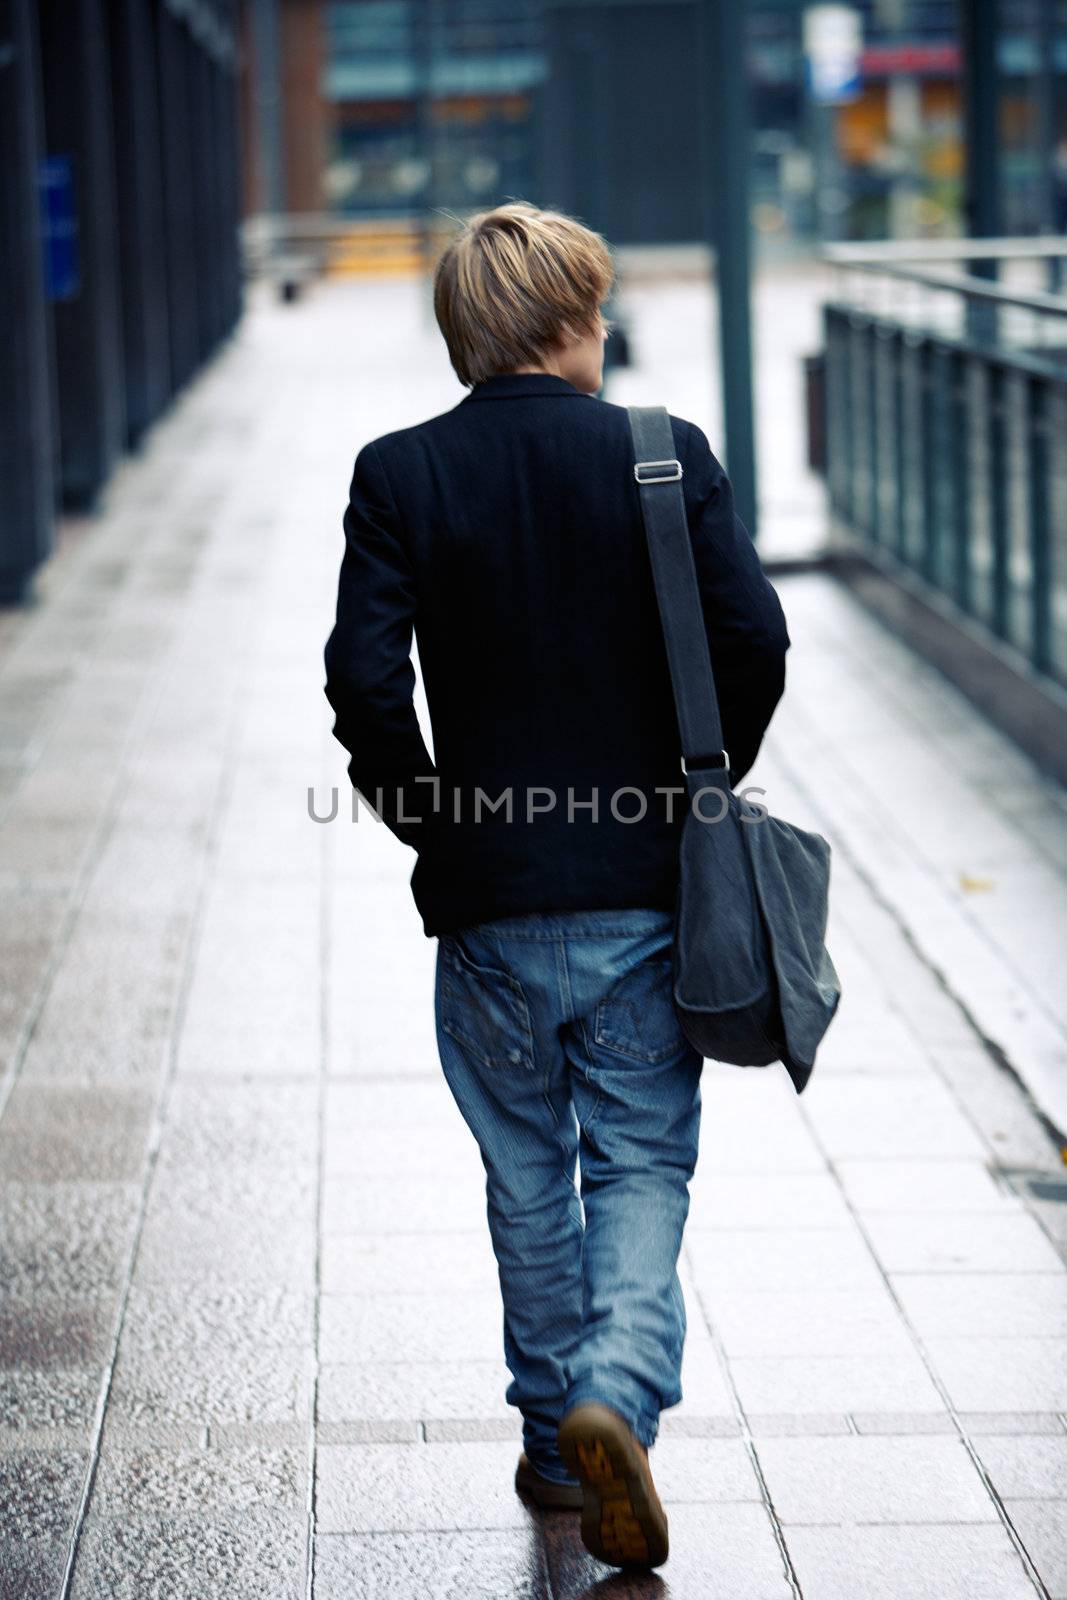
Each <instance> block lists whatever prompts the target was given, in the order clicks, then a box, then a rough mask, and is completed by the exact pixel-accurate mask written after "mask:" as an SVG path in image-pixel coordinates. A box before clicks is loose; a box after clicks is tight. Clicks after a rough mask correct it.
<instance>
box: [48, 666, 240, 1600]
mask: <svg viewBox="0 0 1067 1600" xmlns="http://www.w3.org/2000/svg"><path fill="white" fill-rule="evenodd" d="M247 666H248V657H247V656H245V657H243V658H242V662H241V669H242V670H239V671H238V672H236V673H235V674H234V679H233V681H232V683H231V684H230V686H229V688H230V704H229V706H228V708H227V716H226V736H225V739H224V741H223V750H222V758H221V761H220V763H219V772H218V774H217V777H216V782H215V793H214V798H213V801H212V805H211V812H210V823H209V826H208V828H207V830H206V841H205V847H204V849H203V852H202V855H201V860H200V871H199V882H198V884H197V889H196V895H195V897H194V912H193V917H192V921H191V925H190V928H189V931H188V935H187V939H186V945H185V950H184V952H183V959H182V973H181V980H180V983H179V991H178V997H177V1001H176V1005H175V1013H174V1021H173V1026H172V1029H171V1033H170V1036H169V1038H168V1044H167V1062H166V1067H165V1069H164V1073H163V1079H162V1083H161V1084H160V1088H159V1092H158V1095H157V1099H156V1108H155V1114H154V1118H153V1128H154V1129H155V1128H158V1129H159V1130H160V1131H161V1130H162V1128H163V1126H164V1125H165V1123H166V1111H167V1108H168V1106H169V1103H170V1096H171V1093H172V1091H173V1088H174V1084H175V1082H176V1079H177V1070H176V1069H177V1061H178V1048H179V1042H180V1039H181V1032H182V1024H183V1021H184V1018H185V1011H186V1006H187V1003H188V998H189V992H190V989H191V986H192V979H193V972H194V969H195V965H196V954H197V950H198V948H199V943H200V936H201V933H202V931H203V924H204V916H205V909H206V905H207V900H208V892H209V887H210V882H211V874H210V869H211V867H212V865H213V863H214V860H215V857H216V855H217V853H218V849H219V844H220V840H221V834H222V822H223V818H224V816H225V813H226V806H227V803H228V801H229V798H230V795H231V793H232V790H233V787H234V780H235V776H236V762H235V759H234V757H235V754H236V751H237V749H238V746H239V742H240V740H239V733H238V725H239V715H240V710H241V696H240V694H239V692H238V691H239V688H240V687H241V684H242V683H243V672H244V669H247ZM161 693H162V689H161ZM158 1159H159V1139H158V1138H157V1139H155V1140H153V1141H150V1148H149V1150H148V1152H147V1153H146V1160H145V1165H144V1169H143V1173H142V1179H141V1194H140V1198H139V1201H138V1206H137V1214H136V1220H135V1223H134V1227H133V1230H132V1237H131V1241H130V1247H129V1250H128V1253H127V1258H126V1271H125V1274H124V1280H123V1283H122V1286H121V1288H120V1290H119V1297H118V1304H117V1307H116V1314H115V1321H114V1328H113V1333H112V1339H111V1348H110V1351H109V1354H108V1358H107V1364H106V1366H105V1368H104V1372H103V1376H102V1378H101V1383H100V1389H99V1394H98V1397H97V1404H96V1412H95V1416H94V1422H93V1428H92V1435H91V1443H90V1449H89V1460H88V1463H87V1465H86V1469H85V1474H84V1478H83V1482H82V1492H81V1496H80V1499H79V1502H78V1506H77V1508H76V1511H75V1515H74V1521H73V1525H72V1528H71V1532H70V1536H69V1539H68V1543H67V1557H66V1562H65V1565H64V1570H63V1578H62V1582H61V1584H60V1589H59V1594H58V1596H57V1600H69V1597H70V1592H71V1585H72V1583H73V1581H74V1571H75V1567H76V1565H77V1560H78V1552H79V1549H80V1546H81V1534H82V1528H83V1526H84V1523H85V1518H86V1514H87V1512H88V1509H89V1504H90V1501H91V1499H92V1493H93V1488H94V1485H95V1482H96V1474H97V1469H98V1467H99V1464H100V1452H101V1445H102V1441H103V1433H104V1422H105V1419H106V1416H107V1407H108V1402H109V1401H110V1398H111V1389H112V1385H113V1383H114V1378H115V1366H116V1363H117V1361H118V1353H119V1345H120V1342H121V1339H122V1331H123V1328H124V1326H125V1321H126V1312H127V1310H128V1307H129V1301H130V1293H131V1290H132V1287H133V1276H134V1271H135V1268H136V1263H137V1256H138V1252H139V1249H140V1244H141V1238H142V1235H143V1232H144V1224H145V1216H146V1211H147V1204H148V1195H149V1192H150V1190H151V1186H152V1179H153V1177H154V1175H155V1170H156V1166H157V1163H158Z"/></svg>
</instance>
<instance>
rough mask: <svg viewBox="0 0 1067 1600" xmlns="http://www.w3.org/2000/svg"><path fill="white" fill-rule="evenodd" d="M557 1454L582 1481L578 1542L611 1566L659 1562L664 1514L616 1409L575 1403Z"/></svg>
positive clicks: (664, 1536)
mask: <svg viewBox="0 0 1067 1600" xmlns="http://www.w3.org/2000/svg"><path fill="white" fill-rule="evenodd" d="M559 1453H560V1455H561V1456H562V1457H563V1459H564V1461H565V1462H566V1463H567V1465H568V1467H570V1469H571V1471H572V1472H573V1473H574V1475H575V1477H576V1478H578V1479H579V1480H580V1481H581V1485H582V1490H583V1498H582V1543H583V1544H584V1545H585V1548H586V1549H587V1550H588V1551H589V1553H590V1554H591V1555H594V1556H596V1558H597V1559H598V1561H604V1562H606V1563H607V1564H608V1566H612V1567H660V1566H662V1565H663V1563H664V1562H665V1561H666V1559H667V1551H668V1543H667V1518H666V1515H665V1513H664V1510H663V1507H662V1506H661V1505H660V1502H659V1496H658V1495H657V1493H656V1488H655V1485H654V1484H653V1482H652V1474H651V1473H650V1471H649V1469H648V1464H647V1462H646V1461H645V1459H644V1457H643V1456H642V1455H641V1452H640V1450H639V1449H638V1448H637V1441H636V1440H635V1439H634V1436H633V1434H632V1433H631V1432H630V1429H629V1427H628V1426H627V1424H626V1422H625V1421H624V1420H623V1418H622V1417H620V1416H619V1414H618V1412H615V1411H612V1410H611V1409H610V1407H608V1406H600V1405H593V1404H589V1405H581V1406H575V1408H574V1410H573V1411H571V1412H570V1413H569V1414H568V1415H567V1416H566V1417H564V1419H563V1421H562V1423H561V1424H560V1429H559Z"/></svg>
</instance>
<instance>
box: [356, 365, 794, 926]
mask: <svg viewBox="0 0 1067 1600" xmlns="http://www.w3.org/2000/svg"><path fill="white" fill-rule="evenodd" d="M671 425H672V429H673V432H674V439H675V446H676V451H677V455H678V459H679V460H680V461H681V463H682V467H683V473H684V476H683V479H682V487H683V491H684V495H685V503H686V508H687V512H688V516H689V522H690V528H691V531H692V538H693V552H694V556H695V559H696V566H697V572H698V576H699V580H700V586H701V595H702V599H703V604H704V612H705V617H706V620H707V629H708V640H709V644H710V647H711V656H712V663H713V666H714V669H715V675H716V680H717V684H718V691H719V699H720V703H721V708H722V720H723V728H724V733H725V739H726V747H727V750H728V751H729V753H730V759H731V775H732V779H733V781H734V782H735V783H736V782H737V781H738V780H739V779H740V778H741V777H742V776H743V775H744V774H745V773H746V772H747V771H748V769H749V768H750V767H751V765H752V762H753V761H754V759H755V756H756V752H757V750H758V748H759V745H760V741H761V739H762V738H763V735H764V732H765V730H766V728H767V724H768V722H769V721H770V718H771V714H772V712H773V710H774V707H775V705H776V704H777V702H778V700H779V698H780V696H781V694H782V690H783V687H784V682H785V653H786V650H787V649H788V646H789V637H788V634H787V632H786V625H785V619H784V617H783V615H782V608H781V606H780V604H779V602H778V597H777V595H776V594H775V592H774V590H773V588H772V587H771V585H770V583H769V582H768V581H767V578H766V576H765V575H764V573H763V570H762V568H761V566H760V563H759V559H758V557H757V555H756V552H755V549H754V548H753V545H752V541H751V539H750V537H749V535H748V533H747V531H746V530H745V528H744V526H743V525H742V523H741V522H740V520H739V519H738V517H737V515H736V513H735V511H734V507H733V496H732V493H731V489H730V484H729V481H728V479H727V477H726V475H725V473H724V471H723V469H722V467H721V466H720V465H719V463H718V461H717V460H716V459H715V457H714V456H713V455H712V453H711V449H710V447H709V444H708V441H707V439H706V437H705V436H704V434H703V433H702V432H701V430H700V429H699V428H698V427H696V426H695V425H694V424H693V423H691V422H685V421H683V420H682V419H681V418H680V417H674V416H672V417H671ZM344 531H345V541H346V543H345V553H344V559H343V562H342V565H341V575H340V584H339V590H338V598H337V621H336V626H335V627H334V629H333V632H332V633H331V635H330V638H329V641H328V643H327V646H326V694H327V697H328V699H329V702H330V704H331V706H332V707H333V709H334V712H335V713H336V722H335V726H334V732H335V734H336V736H337V738H338V739H339V740H340V742H341V743H342V745H344V747H345V748H346V749H347V750H348V751H349V753H350V755H351V762H350V764H349V773H350V776H351V779H352V782H353V784H354V785H355V786H356V788H357V789H358V790H359V791H360V794H361V795H363V796H364V797H365V798H366V800H367V801H368V802H369V803H370V805H371V806H373V807H374V809H375V810H377V811H379V812H380V814H381V815H382V817H383V818H384V819H385V821H386V822H388V824H389V826H390V827H391V828H392V829H393V831H394V832H395V833H396V834H397V835H398V837H399V838H401V839H402V840H404V842H405V843H407V844H410V845H412V846H413V847H414V848H415V849H416V851H417V852H418V860H417V863H416V866H415V870H414V872H413V874H412V890H413V892H414V895H415V900H416V903H417V905H418V908H419V910H420V912H421V914H422V917H423V924H424V927H425V930H426V932H427V934H438V933H444V932H451V931H455V930H456V929H458V928H463V927H466V926H469V925H471V924H473V923H477V922H484V921H489V920H491V919H492V918H494V917H503V916H515V915H519V914H521V913H525V912H530V911H566V910H579V909H590V908H610V907H623V906H659V907H663V908H668V909H669V908H670V907H672V906H673V904H674V895H675V890H676V887H677V873H678V866H677V847H678V831H679V829H680V826H681V819H682V810H681V804H680V801H679V799H678V798H677V797H676V798H675V799H674V800H672V799H671V798H670V796H669V793H667V792H666V791H670V790H671V789H675V790H677V789H678V788H679V786H680V784H681V781H682V773H681V770H680V754H681V745H680V741H679V736H678V724H677V719H676V716H675V711H674V701H673V698H672V695H671V686H670V679H669V675H668V670H667V659H666V651H665V648H664V644H663V636H662V630H661V627H660V621H659V614H658V612H657V609H656V600H655V594H654V591H653V587H652V574H651V568H650V563H649V556H648V549H647V545H646V542H645V533H644V526H643V523H642V520H641V507H640V502H639V498H638V490H637V484H636V483H635V481H634V474H633V451H632V445H631V439H630V429H629V418H628V416H627V413H626V409H625V407H623V406H617V405H612V404H610V403H609V402H608V401H606V400H601V399H599V398H597V397H596V396H592V395H585V394H582V393H581V392H580V391H579V390H578V389H576V388H574V387H573V385H571V384H570V383H568V382H567V381H566V380H565V379H563V378H558V377H554V376H552V375H550V374H547V373H522V374H501V375H500V376H497V377H493V378H489V379H487V380H486V381H485V382H484V383H479V384H476V385H475V387H474V388H473V389H472V390H471V391H470V392H469V393H468V394H467V395H465V396H464V398H463V399H462V400H461V401H459V402H458V404H457V405H455V406H453V407H452V409H451V410H450V411H446V412H444V413H443V414H442V415H441V416H437V417H433V418H431V419H430V420H429V421H428V422H423V423H420V424H419V425H418V426H417V427H411V428H402V429H399V430H398V431H396V432H394V433H387V434H385V435H383V436H382V437H381V438H379V439H376V440H374V441H373V442H372V443H370V444H367V445H365V446H364V448H363V449H362V450H361V451H360V452H359V454H358V456H357V458H356V462H355V470H354V473H353V477H352V485H351V490H350V495H349V504H348V509H347V511H346V513H345V517H344ZM413 628H414V632H415V637H416V640H417V645H418V654H419V663H420V666H421V670H422V674H423V681H424V684H425V689H426V696H427V701H428V705H429V710H430V720H431V725H432V733H433V747H434V756H435V759H434V760H431V757H430V754H429V752H428V750H427V747H426V744H425V742H424V739H423V735H422V732H421V731H420V728H419V723H418V719H417V716H416V713H415V710H414V707H413V704H412V689H413V685H414V670H413V667H412V663H411V641H412V629H413ZM419 779H421V780H423V781H422V782H417V781H416V780H419ZM434 780H437V781H436V782H435V781H434ZM657 790H661V791H664V792H663V793H661V794H657V792H656V791H657ZM479 791H480V792H481V798H480V799H479V797H478V792H479ZM508 792H510V794H511V806H510V817H509V814H508V812H509V807H508V805H507V799H506V796H507V794H508ZM594 793H595V805H596V809H595V810H594ZM642 802H643V804H644V809H643V810H642ZM493 806H495V807H496V809H492V807H493ZM412 818H418V819H420V820H416V821H412V820H410V819H412ZM361 820H362V824H363V826H367V827H373V826H377V825H378V824H376V823H375V822H374V820H373V818H371V817H369V816H367V815H364V816H363V817H362V819H361Z"/></svg>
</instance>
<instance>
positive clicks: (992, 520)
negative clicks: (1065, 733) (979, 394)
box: [988, 361, 1009, 639]
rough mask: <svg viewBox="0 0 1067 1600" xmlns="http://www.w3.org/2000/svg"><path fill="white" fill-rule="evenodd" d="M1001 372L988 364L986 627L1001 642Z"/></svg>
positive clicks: (1004, 488)
mask: <svg viewBox="0 0 1067 1600" xmlns="http://www.w3.org/2000/svg"><path fill="white" fill-rule="evenodd" d="M1004 378H1005V375H1004V369H1003V367H1002V366H1000V364H999V363H998V362H996V361H991V362H990V364H989V418H988V428H989V461H988V469H989V534H990V540H991V543H992V547H993V549H992V555H993V570H992V573H991V578H992V589H993V592H992V596H991V598H992V606H991V608H990V609H991V616H990V625H991V627H992V629H993V632H994V633H995V634H997V636H998V637H999V638H1001V639H1006V638H1007V637H1008V634H1009V626H1008V581H1009V573H1008V476H1007V456H1006V453H1005V436H1006V432H1007V430H1006V428H1005V425H1004V390H1005V381H1004Z"/></svg>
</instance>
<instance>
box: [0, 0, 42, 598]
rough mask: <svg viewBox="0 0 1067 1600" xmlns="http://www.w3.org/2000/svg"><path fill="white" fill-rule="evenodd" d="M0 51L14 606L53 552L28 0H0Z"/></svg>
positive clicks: (6, 536) (1, 475)
mask: <svg viewBox="0 0 1067 1600" xmlns="http://www.w3.org/2000/svg"><path fill="white" fill-rule="evenodd" d="M0 53H2V55H3V59H4V64H3V66H2V67H0V150H2V151H3V160H2V161H0V329H2V330H3V337H2V338H0V600H14V599H18V598H19V597H20V596H21V594H22V592H23V589H24V586H25V584H26V582H27V580H28V578H29V577H30V574H31V573H32V572H33V569H34V568H35V567H36V566H37V565H38V563H39V562H40V561H42V560H43V559H44V557H45V556H46V555H47V553H48V551H49V549H50V547H51V541H52V512H53V504H52V501H53V472H52V456H53V452H52V426H51V408H50V395H49V380H48V371H49V361H48V352H49V344H48V325H47V320H46V307H45V298H44V279H43V273H42V262H41V233H40V221H39V203H38V186H37V173H38V162H39V159H40V153H41V149H42V146H43V130H42V127H41V108H40V96H39V81H40V79H39V62H38V55H37V39H36V27H35V7H34V4H33V0H0Z"/></svg>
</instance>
